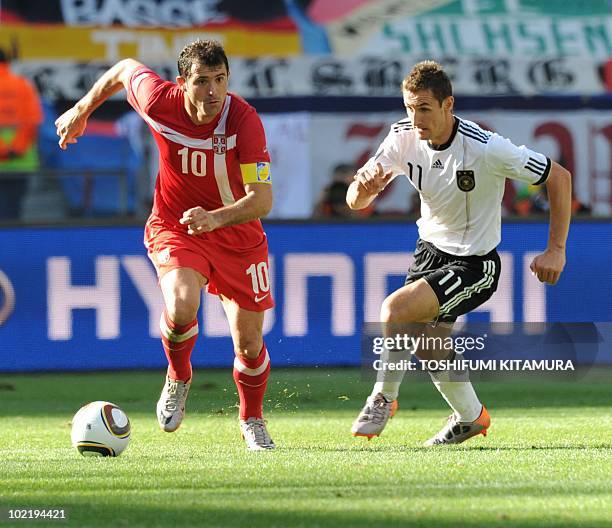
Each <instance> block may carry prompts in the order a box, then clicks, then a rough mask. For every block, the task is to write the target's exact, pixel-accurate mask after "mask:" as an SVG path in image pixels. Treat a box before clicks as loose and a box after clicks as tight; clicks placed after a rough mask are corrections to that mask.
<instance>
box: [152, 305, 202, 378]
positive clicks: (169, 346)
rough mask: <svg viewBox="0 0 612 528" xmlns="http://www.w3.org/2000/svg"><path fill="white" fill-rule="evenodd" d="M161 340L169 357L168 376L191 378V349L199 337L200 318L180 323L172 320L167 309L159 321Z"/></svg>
mask: <svg viewBox="0 0 612 528" xmlns="http://www.w3.org/2000/svg"><path fill="white" fill-rule="evenodd" d="M159 327H160V330H161V340H162V345H163V346H164V352H165V353H166V357H167V358H168V377H170V378H171V379H174V380H180V381H189V380H190V379H191V362H190V359H191V351H192V350H193V347H194V345H195V342H196V340H197V339H198V320H197V319H194V320H193V321H191V323H188V324H186V325H178V324H176V323H174V322H173V321H171V320H170V318H169V317H168V314H167V313H166V310H164V313H163V315H162V317H161V320H160V321H159Z"/></svg>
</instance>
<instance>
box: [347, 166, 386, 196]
mask: <svg viewBox="0 0 612 528" xmlns="http://www.w3.org/2000/svg"><path fill="white" fill-rule="evenodd" d="M392 177H393V171H389V172H385V171H384V169H383V167H382V165H381V164H380V163H377V164H376V165H375V166H372V165H368V164H366V165H364V166H363V167H361V169H359V170H358V171H357V174H355V181H357V182H358V183H359V184H360V185H361V186H363V188H364V189H365V190H366V191H367V192H368V193H370V194H378V193H379V192H380V191H382V190H383V189H384V188H385V187H386V186H387V184H388V183H389V181H390V180H391V178H392Z"/></svg>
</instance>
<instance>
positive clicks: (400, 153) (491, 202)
mask: <svg viewBox="0 0 612 528" xmlns="http://www.w3.org/2000/svg"><path fill="white" fill-rule="evenodd" d="M377 162H378V163H380V164H381V165H382V166H383V168H384V170H385V172H388V171H390V170H391V171H393V177H395V176H397V175H399V174H404V175H406V177H407V178H408V179H409V180H410V182H411V183H412V185H413V186H414V187H415V188H416V190H417V191H418V192H419V194H420V197H421V218H420V219H419V220H418V221H417V225H418V227H419V236H420V237H421V238H422V239H423V240H426V241H427V242H430V243H431V244H433V245H434V246H436V247H437V248H439V249H441V250H442V251H445V252H446V253H451V254H452V255H457V256H468V255H486V254H487V253H489V252H490V251H491V250H493V249H494V248H495V247H496V246H497V245H498V244H499V242H500V240H501V201H502V197H503V195H504V185H505V179H506V178H512V179H515V180H519V181H522V182H525V183H529V184H536V185H538V184H541V183H543V182H544V181H546V178H547V177H548V173H549V172H550V165H551V162H550V159H548V158H547V157H546V156H544V155H543V154H540V153H538V152H535V151H533V150H530V149H528V148H527V147H525V146H520V147H517V146H516V145H514V144H513V143H512V142H511V141H509V140H508V139H506V138H504V137H502V136H500V135H498V134H495V133H491V132H488V131H486V130H484V129H482V128H480V127H479V126H478V125H477V124H476V123H473V122H471V121H466V120H463V119H459V118H455V126H454V128H453V133H452V134H451V137H450V139H449V141H448V143H446V144H445V145H441V146H440V147H439V148H438V149H434V148H432V147H431V145H430V144H429V143H428V141H425V140H421V139H419V137H418V134H417V132H416V130H414V129H413V127H412V123H411V122H410V119H408V118H407V119H403V120H401V121H398V122H397V123H394V124H393V125H392V126H391V131H390V132H389V135H388V136H387V137H386V138H385V140H384V141H383V142H382V144H381V146H380V147H379V149H378V151H377V153H376V155H375V156H374V157H373V158H371V159H370V160H369V162H368V163H370V164H373V163H377Z"/></svg>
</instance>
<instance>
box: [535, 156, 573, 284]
mask: <svg viewBox="0 0 612 528" xmlns="http://www.w3.org/2000/svg"><path fill="white" fill-rule="evenodd" d="M546 192H547V194H548V200H549V204H550V227H549V234H548V245H547V247H546V251H544V253H542V254H541V255H538V256H537V257H535V258H534V259H533V261H532V263H531V266H530V267H531V271H533V272H534V273H535V274H536V276H537V277H538V279H539V280H540V281H541V282H547V283H548V284H556V283H557V281H558V280H559V277H560V275H561V272H562V271H563V268H564V267H565V244H566V241H567V235H568V232H569V224H570V219H571V216H572V209H571V202H572V176H571V174H570V173H569V171H568V170H566V169H565V168H563V167H562V166H561V165H559V164H558V163H556V162H554V161H553V162H552V164H551V167H550V174H549V175H548V179H547V180H546Z"/></svg>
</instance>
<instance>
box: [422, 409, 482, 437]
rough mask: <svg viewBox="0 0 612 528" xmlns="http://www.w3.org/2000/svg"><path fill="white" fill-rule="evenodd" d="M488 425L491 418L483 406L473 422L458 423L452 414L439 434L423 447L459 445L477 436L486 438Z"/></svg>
mask: <svg viewBox="0 0 612 528" xmlns="http://www.w3.org/2000/svg"><path fill="white" fill-rule="evenodd" d="M490 425H491V417H490V416H489V413H488V412H487V410H486V409H485V406H484V405H483V406H482V411H480V416H479V417H478V418H476V420H474V421H473V422H460V421H459V419H458V418H457V416H456V415H455V413H453V414H451V415H450V416H449V417H448V421H447V422H446V425H445V426H444V427H443V428H442V429H441V430H440V432H438V434H437V435H435V436H432V437H431V438H430V439H429V440H427V442H425V444H423V445H425V446H427V447H431V446H436V445H447V444H461V443H462V442H465V441H466V440H469V439H470V438H472V437H473V436H476V435H479V434H481V435H482V436H487V429H489V426H490Z"/></svg>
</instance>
